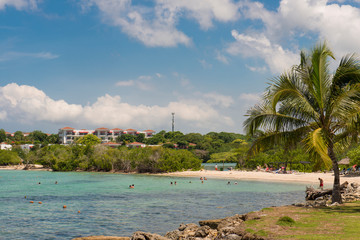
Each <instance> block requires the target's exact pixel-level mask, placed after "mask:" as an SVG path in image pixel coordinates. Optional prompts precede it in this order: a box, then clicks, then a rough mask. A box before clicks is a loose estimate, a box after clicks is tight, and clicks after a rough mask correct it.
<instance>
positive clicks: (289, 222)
mask: <svg viewBox="0 0 360 240" xmlns="http://www.w3.org/2000/svg"><path fill="white" fill-rule="evenodd" d="M276 224H277V225H280V226H290V227H291V226H293V225H294V224H295V220H294V219H292V218H291V217H288V216H284V217H281V218H279V220H278V221H277V222H276Z"/></svg>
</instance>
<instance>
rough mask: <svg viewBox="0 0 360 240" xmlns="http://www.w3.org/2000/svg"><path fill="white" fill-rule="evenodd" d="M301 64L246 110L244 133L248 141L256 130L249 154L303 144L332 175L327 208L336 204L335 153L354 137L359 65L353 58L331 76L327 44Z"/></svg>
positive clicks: (359, 91)
mask: <svg viewBox="0 0 360 240" xmlns="http://www.w3.org/2000/svg"><path fill="white" fill-rule="evenodd" d="M300 57H301V62H300V64H299V65H297V66H294V67H292V68H291V70H290V71H289V72H285V73H283V74H281V75H280V76H278V77H276V78H275V79H273V81H272V83H271V84H269V86H268V88H267V90H266V92H265V94H264V96H263V102H262V103H261V104H260V105H256V106H254V107H253V108H251V109H249V111H248V114H247V115H246V116H248V118H247V119H246V121H245V122H244V127H245V129H246V131H247V133H248V134H250V135H252V134H254V133H255V132H256V131H257V130H259V129H261V130H263V131H264V134H263V135H261V136H260V137H258V138H257V139H256V140H255V141H254V143H253V145H252V146H251V148H250V151H251V152H252V153H256V152H257V151H260V150H261V149H262V148H264V147H265V146H271V145H274V144H280V143H283V144H285V146H292V145H296V144H298V143H299V142H302V143H303V146H304V147H305V148H306V150H307V151H308V152H309V153H311V156H312V157H313V158H314V159H320V160H321V162H322V163H323V164H325V166H326V167H328V168H330V167H331V164H332V168H333V170H334V185H333V192H332V202H338V203H341V202H342V199H341V194H340V175H339V167H338V164H337V159H336V152H337V151H339V150H340V148H342V147H345V146H347V145H348V144H350V143H351V141H353V140H356V139H357V136H358V132H359V131H358V130H359V129H360V128H359V122H360V121H359V120H360V116H359V113H360V62H359V59H358V58H357V57H355V55H354V54H352V55H347V56H345V57H343V58H342V59H341V61H340V64H339V66H338V67H337V69H336V70H335V72H333V73H331V71H330V67H329V60H330V59H335V58H334V55H333V53H332V52H331V50H330V49H329V48H328V46H327V44H326V43H323V44H319V45H317V46H316V47H314V48H313V49H312V51H311V52H310V53H309V54H308V53H306V52H304V51H302V52H301V54H300Z"/></svg>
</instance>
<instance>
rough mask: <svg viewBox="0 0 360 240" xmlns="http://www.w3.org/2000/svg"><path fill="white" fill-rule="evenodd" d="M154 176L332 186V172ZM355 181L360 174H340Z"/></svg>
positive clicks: (210, 172)
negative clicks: (320, 183) (321, 180)
mask: <svg viewBox="0 0 360 240" xmlns="http://www.w3.org/2000/svg"><path fill="white" fill-rule="evenodd" d="M154 175H156V176H169V177H198V178H200V177H206V178H207V179H211V178H215V179H226V180H238V181H242V180H243V181H261V182H282V183H307V184H309V183H310V184H312V185H319V180H318V179H319V178H322V179H323V180H324V183H325V185H327V186H330V185H331V186H332V184H333V182H334V174H333V173H328V172H327V173H323V172H319V173H289V174H277V173H272V172H261V171H259V172H257V171H238V170H232V171H215V170H200V171H184V172H173V173H158V174H154ZM345 181H348V182H356V183H358V184H360V175H356V176H354V175H347V176H343V175H340V183H341V184H342V183H344V182H345Z"/></svg>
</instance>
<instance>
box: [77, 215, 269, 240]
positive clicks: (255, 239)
mask: <svg viewBox="0 0 360 240" xmlns="http://www.w3.org/2000/svg"><path fill="white" fill-rule="evenodd" d="M261 216H262V213H261V211H259V212H251V213H248V214H243V215H238V214H236V215H234V216H232V217H227V218H222V219H212V220H203V221H200V222H199V225H197V224H195V223H189V224H181V225H180V227H179V228H178V229H176V230H174V231H171V232H168V233H166V234H165V236H161V235H159V234H154V233H148V232H140V231H138V232H135V233H134V234H133V235H132V237H111V236H90V237H80V238H75V239H74V240H185V239H188V240H270V239H271V238H265V237H262V236H257V235H256V234H252V233H249V232H247V231H246V228H245V224H244V222H245V221H249V220H255V219H260V218H261Z"/></svg>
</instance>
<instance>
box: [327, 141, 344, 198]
mask: <svg viewBox="0 0 360 240" xmlns="http://www.w3.org/2000/svg"><path fill="white" fill-rule="evenodd" d="M328 154H329V157H330V159H331V161H332V165H333V169H334V185H333V191H332V198H331V201H332V203H334V202H337V203H342V199H341V192H340V171H339V166H338V163H337V161H336V157H335V153H334V146H333V143H330V144H329V147H328Z"/></svg>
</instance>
